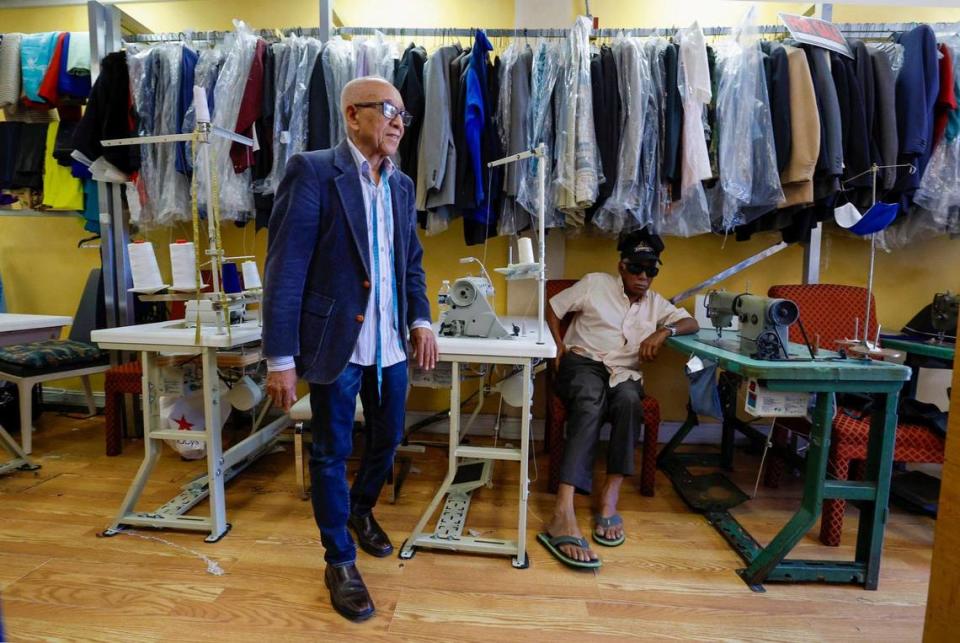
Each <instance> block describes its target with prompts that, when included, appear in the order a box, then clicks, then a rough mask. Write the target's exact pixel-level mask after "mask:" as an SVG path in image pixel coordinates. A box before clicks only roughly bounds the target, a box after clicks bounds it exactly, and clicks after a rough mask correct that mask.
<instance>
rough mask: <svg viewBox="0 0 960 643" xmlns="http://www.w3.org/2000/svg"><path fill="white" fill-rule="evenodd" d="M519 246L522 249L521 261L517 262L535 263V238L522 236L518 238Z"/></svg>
mask: <svg viewBox="0 0 960 643" xmlns="http://www.w3.org/2000/svg"><path fill="white" fill-rule="evenodd" d="M517 247H518V249H519V250H520V261H518V262H517V263H534V260H533V239H531V238H530V237H520V238H519V239H517Z"/></svg>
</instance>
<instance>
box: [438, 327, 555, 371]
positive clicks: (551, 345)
mask: <svg viewBox="0 0 960 643" xmlns="http://www.w3.org/2000/svg"><path fill="white" fill-rule="evenodd" d="M500 321H501V322H503V325H504V326H506V327H507V328H511V325H512V324H516V325H518V326H520V329H521V335H520V337H515V338H505V339H486V338H480V337H442V336H441V335H440V323H439V322H438V323H436V324H434V325H433V332H434V333H436V335H437V348H438V349H439V351H440V360H442V361H448V362H449V361H455V360H456V358H458V357H463V356H488V357H536V358H541V359H550V358H553V357H556V356H557V345H556V343H555V342H554V341H553V335H551V334H550V329H549V328H547V326H546V324H544V328H543V343H542V344H538V343H537V318H536V317H502V318H500Z"/></svg>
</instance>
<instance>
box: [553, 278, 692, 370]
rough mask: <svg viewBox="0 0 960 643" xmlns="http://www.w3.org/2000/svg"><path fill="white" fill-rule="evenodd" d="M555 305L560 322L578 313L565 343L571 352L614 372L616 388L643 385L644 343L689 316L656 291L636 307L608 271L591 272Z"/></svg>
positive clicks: (645, 296)
mask: <svg viewBox="0 0 960 643" xmlns="http://www.w3.org/2000/svg"><path fill="white" fill-rule="evenodd" d="M550 306H551V307H552V308H553V312H554V313H556V315H557V317H560V318H561V319H562V318H563V317H564V316H566V315H567V313H572V312H575V313H578V314H577V315H576V316H575V317H574V319H573V322H572V323H571V324H570V328H568V329H567V334H566V335H565V336H564V338H563V341H564V344H566V346H567V349H568V350H572V351H573V352H575V353H577V354H579V355H583V356H584V357H588V358H590V359H592V360H596V361H598V362H603V364H604V365H605V366H606V367H607V371H609V372H610V386H611V387H613V386H616V385H617V384H620V383H621V382H625V381H627V380H640V381H643V374H642V373H641V371H640V368H641V362H640V344H641V343H643V340H645V339H646V338H647V337H649V336H650V335H652V334H653V333H654V332H655V331H656V330H657V328H659V327H661V326H664V325H667V324H674V323H676V322H678V321H680V320H681V319H687V318H689V317H690V313H688V312H687V311H686V310H684V309H683V308H678V307H676V306H674V305H673V304H671V303H670V302H669V301H668V300H667V299H665V298H664V297H662V296H661V295H660V294H659V293H656V292H654V291H652V290H648V291H647V294H646V295H644V296H643V298H642V299H640V300H639V301H637V302H636V303H633V304H631V303H630V298H629V297H627V295H626V293H624V292H623V282H622V281H621V279H620V277H619V276H614V275H609V274H607V273H603V272H593V273H590V274H588V275H586V276H585V277H584V278H583V279H581V280H580V281H578V282H577V283H576V284H574V285H573V286H571V287H570V288H567V289H566V290H564V291H563V292H560V293H558V294H556V295H554V296H553V297H552V298H551V299H550Z"/></svg>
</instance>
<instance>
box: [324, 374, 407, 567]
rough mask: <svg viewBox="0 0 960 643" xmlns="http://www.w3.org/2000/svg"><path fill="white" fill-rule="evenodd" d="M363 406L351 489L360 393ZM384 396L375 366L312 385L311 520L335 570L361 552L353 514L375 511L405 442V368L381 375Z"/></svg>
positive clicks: (325, 557)
mask: <svg viewBox="0 0 960 643" xmlns="http://www.w3.org/2000/svg"><path fill="white" fill-rule="evenodd" d="M358 392H359V393H360V399H361V402H362V403H363V415H364V420H365V422H364V433H365V436H366V449H364V452H363V459H362V460H361V461H360V470H359V471H357V477H356V478H355V479H354V481H353V486H352V487H351V488H349V489H348V487H347V458H348V457H349V456H350V453H351V452H352V451H353V416H354V411H355V409H356V399H357V393H358ZM381 393H382V395H377V369H376V367H375V366H358V365H356V364H348V365H347V368H346V370H344V371H343V373H341V374H340V377H338V378H337V379H336V380H335V381H334V382H332V383H330V384H311V385H310V408H311V410H312V412H313V420H312V421H311V426H312V428H313V448H312V452H311V455H310V481H311V484H312V486H313V489H312V492H311V498H312V501H313V517H314V519H315V520H316V521H317V527H319V528H320V540H321V542H322V543H323V547H324V549H326V553H325V554H324V559H325V560H326V561H327V563H329V564H331V565H345V564H347V563H352V562H354V561H355V560H356V558H357V548H356V545H355V544H354V542H353V538H352V537H351V536H350V533H349V532H348V531H347V518H348V516H349V515H350V513H351V512H352V513H353V514H354V515H357V516H367V515H369V514H370V512H371V511H373V507H374V505H375V504H377V498H378V497H379V496H380V490H381V489H382V488H383V483H384V482H386V479H387V474H388V473H389V472H390V468H391V467H392V466H393V455H394V452H395V451H396V448H397V445H398V444H400V441H401V440H402V439H403V429H404V417H405V411H406V396H407V363H406V362H405V361H404V362H400V363H399V364H395V365H393V366H390V367H388V368H384V369H383V385H382V389H381Z"/></svg>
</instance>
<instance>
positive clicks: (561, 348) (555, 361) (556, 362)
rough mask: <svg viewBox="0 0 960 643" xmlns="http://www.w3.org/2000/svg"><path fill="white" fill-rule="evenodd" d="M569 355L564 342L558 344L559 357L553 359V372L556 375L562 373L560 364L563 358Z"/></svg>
mask: <svg viewBox="0 0 960 643" xmlns="http://www.w3.org/2000/svg"><path fill="white" fill-rule="evenodd" d="M566 354H567V347H566V345H565V344H564V343H563V342H559V343H557V356H556V357H554V358H553V371H554V372H555V373H559V372H560V362H562V361H563V356H564V355H566Z"/></svg>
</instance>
